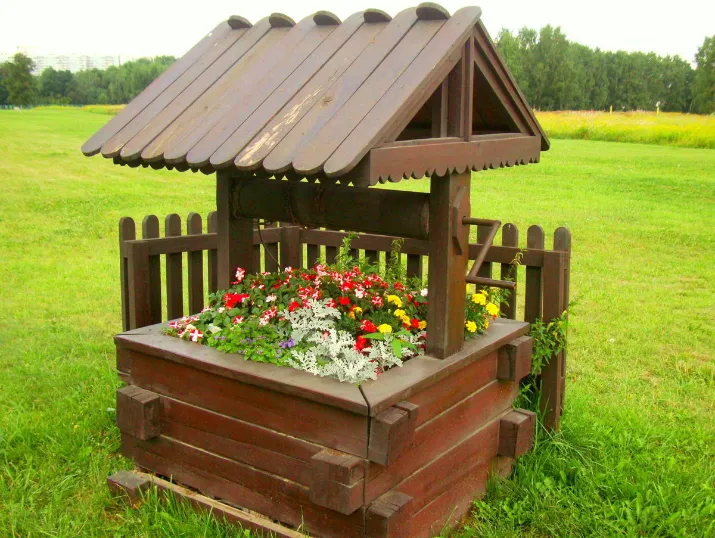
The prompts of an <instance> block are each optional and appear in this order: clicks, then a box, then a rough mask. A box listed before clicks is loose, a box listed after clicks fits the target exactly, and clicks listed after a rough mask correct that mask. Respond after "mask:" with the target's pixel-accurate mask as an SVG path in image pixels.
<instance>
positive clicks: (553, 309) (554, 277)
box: [541, 251, 567, 430]
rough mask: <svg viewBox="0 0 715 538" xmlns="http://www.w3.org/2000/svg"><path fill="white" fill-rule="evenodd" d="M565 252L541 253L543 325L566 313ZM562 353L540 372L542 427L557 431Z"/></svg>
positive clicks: (559, 412) (561, 381)
mask: <svg viewBox="0 0 715 538" xmlns="http://www.w3.org/2000/svg"><path fill="white" fill-rule="evenodd" d="M566 257H567V253H566V252H558V251H546V252H544V268H543V274H542V283H543V291H544V322H546V323H548V322H550V321H552V320H553V319H555V318H557V317H559V316H560V315H561V314H562V313H563V311H564V310H566V301H565V298H566V297H565V286H564V279H565V274H566ZM563 363H564V355H563V352H562V353H559V354H557V355H555V356H553V357H551V358H550V360H549V363H548V364H547V365H546V366H544V368H543V369H542V370H541V411H542V412H543V415H544V426H545V427H546V428H549V429H554V430H555V429H558V427H559V419H560V418H561V402H562V398H563V393H564V387H563V382H564V379H563V376H562V373H563Z"/></svg>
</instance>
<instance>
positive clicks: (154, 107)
mask: <svg viewBox="0 0 715 538" xmlns="http://www.w3.org/2000/svg"><path fill="white" fill-rule="evenodd" d="M246 32H247V30H246V29H240V30H234V31H232V32H229V33H228V34H226V35H225V36H224V38H223V39H221V40H219V41H217V42H216V43H215V44H214V46H213V47H211V49H210V50H208V51H207V52H206V54H204V55H203V56H202V57H201V58H200V59H199V60H198V61H197V62H195V63H194V64H193V65H192V66H191V67H190V68H189V69H187V70H186V72H184V74H183V75H181V77H179V78H178V79H177V80H176V81H175V82H174V83H173V84H172V85H171V86H169V87H168V88H166V89H165V90H164V91H163V92H162V94H161V95H160V96H158V97H157V98H156V99H154V101H152V103H151V104H150V105H149V106H147V107H146V108H145V109H144V110H142V111H141V112H140V113H139V114H137V115H136V117H135V118H134V119H133V120H132V121H130V122H129V123H128V124H127V125H125V126H124V128H123V129H122V130H121V131H119V132H118V133H117V134H115V135H114V136H113V137H112V138H110V139H109V140H108V141H107V142H106V143H105V144H104V145H103V146H102V155H104V156H105V157H114V156H116V155H119V152H120V151H121V149H122V148H123V147H124V145H125V144H127V142H129V141H130V140H131V139H132V138H134V137H135V136H136V135H137V134H139V133H140V132H141V131H142V129H144V128H145V127H146V126H147V125H148V124H149V123H150V122H151V121H152V120H153V119H154V118H155V117H156V116H157V115H158V114H159V113H160V112H161V111H162V110H164V109H165V108H166V107H168V106H169V105H170V104H171V102H172V101H173V100H174V99H176V98H177V97H178V96H179V95H180V94H181V92H183V91H184V90H185V89H186V88H188V87H189V86H190V85H191V84H192V83H193V82H194V81H195V80H196V79H197V78H198V77H200V76H201V74H202V73H204V72H205V71H206V70H207V69H208V68H209V67H211V66H212V65H213V64H214V62H216V61H217V60H218V59H219V58H220V57H221V56H222V55H224V54H225V53H226V52H227V51H229V49H231V47H233V45H234V44H235V43H236V42H237V41H239V40H240V38H241V37H243V35H245V33H246Z"/></svg>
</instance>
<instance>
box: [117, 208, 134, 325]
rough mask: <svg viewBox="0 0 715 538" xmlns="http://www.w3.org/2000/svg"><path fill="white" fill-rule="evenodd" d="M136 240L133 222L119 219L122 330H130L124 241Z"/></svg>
mask: <svg viewBox="0 0 715 538" xmlns="http://www.w3.org/2000/svg"><path fill="white" fill-rule="evenodd" d="M133 239H136V229H135V226H134V220H133V219H131V218H129V217H122V218H121V219H119V253H120V256H119V264H120V265H119V281H120V283H121V289H122V330H124V331H128V330H129V329H131V321H130V312H131V307H130V305H129V303H130V298H129V264H128V262H127V252H126V245H125V244H124V242H125V241H131V240H133Z"/></svg>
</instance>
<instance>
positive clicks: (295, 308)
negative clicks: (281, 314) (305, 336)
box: [288, 301, 300, 312]
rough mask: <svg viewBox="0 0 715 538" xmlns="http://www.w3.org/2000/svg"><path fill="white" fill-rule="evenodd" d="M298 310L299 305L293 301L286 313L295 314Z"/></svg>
mask: <svg viewBox="0 0 715 538" xmlns="http://www.w3.org/2000/svg"><path fill="white" fill-rule="evenodd" d="M299 308H300V303H299V302H298V301H293V302H292V303H291V304H289V305H288V312H295V311H296V310H298V309H299Z"/></svg>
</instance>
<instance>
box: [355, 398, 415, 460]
mask: <svg viewBox="0 0 715 538" xmlns="http://www.w3.org/2000/svg"><path fill="white" fill-rule="evenodd" d="M418 412H419V407H418V406H417V405H415V404H413V403H410V402H404V403H403V404H402V405H399V404H398V405H397V406H394V407H390V408H389V409H387V410H385V411H383V412H382V413H380V414H379V415H377V416H376V417H375V418H374V419H373V420H372V421H371V422H370V443H369V445H368V450H367V458H368V459H369V460H370V461H372V462H375V463H379V464H380V465H390V464H392V463H393V462H394V461H395V460H396V459H397V458H399V457H400V456H401V455H402V454H403V453H404V452H405V451H406V450H407V449H408V448H409V446H410V445H411V444H412V438H413V436H414V433H415V424H416V422H417V415H418Z"/></svg>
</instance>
